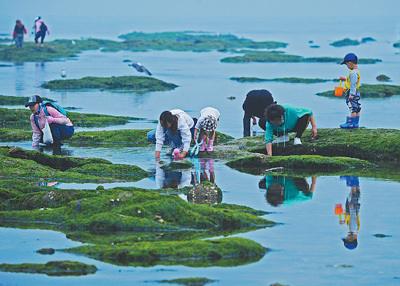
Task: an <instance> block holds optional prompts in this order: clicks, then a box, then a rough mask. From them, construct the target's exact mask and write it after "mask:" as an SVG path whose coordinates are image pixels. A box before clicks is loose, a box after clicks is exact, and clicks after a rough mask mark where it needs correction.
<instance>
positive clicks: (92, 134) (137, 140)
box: [65, 129, 151, 146]
mask: <svg viewBox="0 0 400 286" xmlns="http://www.w3.org/2000/svg"><path fill="white" fill-rule="evenodd" d="M149 131H151V129H137V130H134V129H124V130H105V131H82V132H76V133H75V134H74V136H72V137H71V138H70V139H68V140H66V141H65V142H68V143H69V144H71V145H73V144H79V145H82V144H90V145H93V144H107V145H113V146H118V145H119V144H123V145H129V146H146V145H149V144H150V142H149V140H148V139H147V133H148V132H149Z"/></svg>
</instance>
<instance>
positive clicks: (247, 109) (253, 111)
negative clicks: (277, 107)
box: [243, 89, 276, 137]
mask: <svg viewBox="0 0 400 286" xmlns="http://www.w3.org/2000/svg"><path fill="white" fill-rule="evenodd" d="M273 103H276V101H274V98H273V97H272V95H271V93H270V92H269V91H268V90H266V89H260V90H252V91H250V92H249V93H247V95H246V99H245V101H244V102H243V110H244V116H243V136H244V137H248V136H250V119H252V121H253V122H252V124H253V125H256V124H257V119H256V117H258V118H259V120H258V125H259V126H260V127H261V129H262V130H265V124H266V122H267V121H266V119H265V117H264V111H265V109H266V108H267V107H268V106H270V105H271V104H273Z"/></svg>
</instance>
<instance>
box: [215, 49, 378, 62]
mask: <svg viewBox="0 0 400 286" xmlns="http://www.w3.org/2000/svg"><path fill="white" fill-rule="evenodd" d="M242 52H245V51H242ZM342 61H343V59H342V58H331V57H313V58H304V57H302V56H297V55H288V54H285V53H283V52H277V51H273V52H261V51H253V52H245V54H244V55H242V56H235V57H226V58H223V59H221V62H223V63H249V62H259V63H277V62H280V63H337V64H340V63H341V62H342ZM381 61H382V60H380V59H359V60H358V64H374V63H377V62H381Z"/></svg>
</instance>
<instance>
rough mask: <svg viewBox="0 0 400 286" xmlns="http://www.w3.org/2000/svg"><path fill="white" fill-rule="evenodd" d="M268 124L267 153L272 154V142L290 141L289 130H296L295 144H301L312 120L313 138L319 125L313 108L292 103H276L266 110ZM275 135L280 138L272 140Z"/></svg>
mask: <svg viewBox="0 0 400 286" xmlns="http://www.w3.org/2000/svg"><path fill="white" fill-rule="evenodd" d="M265 117H266V119H267V124H266V128H265V144H266V149H267V155H268V156H272V143H275V142H277V143H279V142H287V141H289V132H296V137H295V138H294V145H299V144H301V140H300V138H301V136H302V135H303V132H304V131H305V130H306V128H307V126H308V124H309V122H311V126H312V129H311V132H312V135H313V138H314V137H315V136H317V127H316V125H315V121H314V115H313V112H312V110H311V109H308V108H302V107H296V106H294V105H291V104H282V105H279V104H274V105H270V106H269V107H268V108H267V109H266V110H265ZM274 135H278V136H279V137H278V139H277V140H275V141H272V139H273V137H274Z"/></svg>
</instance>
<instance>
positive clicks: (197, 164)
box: [191, 158, 215, 186]
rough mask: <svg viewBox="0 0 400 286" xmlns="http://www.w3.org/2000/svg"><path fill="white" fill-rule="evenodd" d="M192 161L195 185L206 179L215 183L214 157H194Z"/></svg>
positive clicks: (193, 182)
mask: <svg viewBox="0 0 400 286" xmlns="http://www.w3.org/2000/svg"><path fill="white" fill-rule="evenodd" d="M192 163H193V165H194V170H193V172H192V181H191V183H192V185H194V186H195V185H198V184H200V183H201V182H205V181H207V182H211V183H213V184H215V171H214V159H212V158H192ZM207 171H208V173H207Z"/></svg>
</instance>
